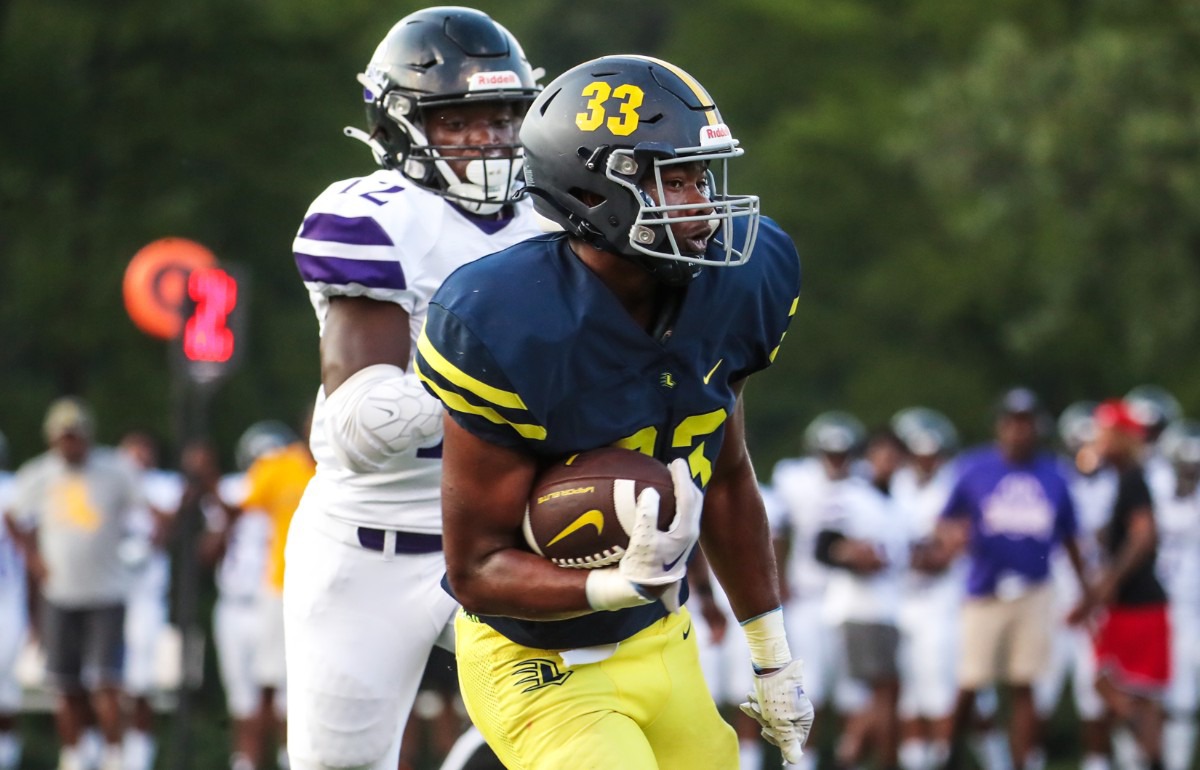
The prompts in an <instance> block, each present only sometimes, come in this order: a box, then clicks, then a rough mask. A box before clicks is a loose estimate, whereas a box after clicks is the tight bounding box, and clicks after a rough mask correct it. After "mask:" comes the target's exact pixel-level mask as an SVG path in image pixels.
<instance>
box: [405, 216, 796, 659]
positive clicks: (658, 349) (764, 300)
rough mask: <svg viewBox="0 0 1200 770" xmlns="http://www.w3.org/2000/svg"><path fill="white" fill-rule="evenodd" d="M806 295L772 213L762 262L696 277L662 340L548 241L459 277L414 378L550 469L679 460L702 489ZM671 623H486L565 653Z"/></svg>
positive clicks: (647, 609)
mask: <svg viewBox="0 0 1200 770" xmlns="http://www.w3.org/2000/svg"><path fill="white" fill-rule="evenodd" d="M799 286H800V261H799V257H798V256H797V254H796V249H795V246H794V245H793V244H792V242H791V239H789V238H788V237H787V235H786V234H785V233H784V232H783V231H782V230H781V229H780V228H779V226H778V225H776V224H775V223H774V222H772V221H771V220H769V219H766V218H763V219H762V220H761V224H760V229H759V235H758V242H757V244H756V246H755V249H754V256H753V258H752V259H751V260H750V261H748V262H747V263H745V264H744V265H740V266H738V267H727V268H705V269H704V270H702V271H701V272H700V274H699V275H698V276H697V277H696V278H695V280H693V281H692V282H691V283H690V284H689V285H688V287H687V289H686V292H685V294H684V298H683V301H682V305H681V307H680V309H679V313H678V315H677V317H676V320H675V321H674V323H673V324H671V326H670V327H669V329H668V330H666V331H665V332H664V333H663V334H661V335H660V336H658V337H655V336H652V335H651V333H649V332H647V331H646V329H644V328H642V326H641V325H639V324H638V323H637V322H635V321H634V320H633V318H632V317H631V316H630V315H629V313H628V312H627V311H626V310H625V308H624V307H623V306H622V304H621V303H620V301H619V300H618V299H617V297H616V296H615V295H614V294H613V293H612V292H611V291H610V290H609V288H608V287H607V286H606V285H605V284H604V283H603V282H602V281H601V280H600V279H599V278H598V277H597V276H596V275H595V274H594V273H592V271H591V270H590V269H588V267H587V266H586V265H584V264H583V262H581V261H580V260H579V259H578V258H577V257H576V256H575V255H574V253H573V252H572V251H571V250H570V248H569V246H568V243H567V237H566V235H565V234H561V233H559V234H552V235H545V236H541V237H537V238H532V239H530V240H527V241H524V242H523V243H519V244H517V245H515V246H512V247H510V248H508V249H506V250H504V251H501V252H499V253H496V254H493V255H491V256H488V257H484V258H483V259H480V260H477V261H475V262H472V263H470V264H467V265H464V266H463V267H461V268H459V269H458V270H456V271H455V272H454V273H453V274H451V276H450V277H449V278H448V279H447V280H446V282H445V283H443V284H442V287H441V288H440V289H439V290H438V291H437V293H436V294H435V295H434V297H433V300H432V301H431V303H430V306H429V316H428V319H427V321H426V324H425V329H424V332H423V333H422V335H421V338H420V340H419V342H418V344H417V356H416V370H417V372H418V373H419V375H420V377H421V379H422V381H423V382H424V383H425V387H426V388H427V389H429V391H430V392H431V393H432V394H433V395H434V396H436V397H437V398H439V399H440V400H441V401H442V402H443V403H444V404H445V405H446V407H447V409H448V410H449V413H450V415H451V416H452V417H453V418H454V420H455V421H456V422H458V424H459V425H461V426H462V427H463V428H464V429H466V430H468V431H470V432H471V433H472V434H474V435H476V436H478V437H480V438H483V439H484V440H486V441H489V442H491V443H495V444H499V445H502V446H506V447H511V448H514V449H517V450H519V451H522V452H526V453H528V454H531V455H534V456H536V457H538V458H539V460H545V461H549V460H553V459H556V458H559V457H562V456H564V455H567V454H571V453H574V452H580V451H584V450H587V449H594V448H596V447H601V446H609V445H617V446H624V447H628V448H631V449H636V450H638V451H641V452H644V453H646V454H649V455H652V456H654V457H657V458H658V459H660V460H662V461H663V462H670V461H671V460H673V459H675V458H677V457H684V458H687V460H688V464H689V465H690V466H691V469H692V475H693V477H694V478H695V480H696V482H697V483H698V484H699V485H700V486H701V487H704V486H706V485H707V484H708V481H709V479H710V478H711V476H712V465H713V463H714V462H715V461H716V458H717V454H718V452H719V451H720V448H721V442H722V439H723V438H724V433H725V421H726V419H727V418H728V417H729V415H730V414H731V413H732V411H733V409H734V406H735V404H736V401H737V398H736V394H735V393H734V390H733V384H734V383H736V382H737V381H739V380H741V379H743V378H744V377H746V376H747V375H749V374H752V373H753V372H756V371H758V370H760V369H763V368H765V367H767V366H769V365H770V364H771V362H772V361H773V360H774V358H775V354H776V352H777V351H778V349H779V344H780V342H781V341H782V340H783V336H784V333H785V332H786V331H787V327H788V323H789V322H790V321H791V317H792V315H793V314H794V313H795V312H796V302H797V299H798V295H799ZM664 613H665V610H664V608H663V605H662V604H661V603H655V604H652V605H647V606H643V607H636V608H632V609H628V610H621V611H618V612H602V613H595V614H592V615H587V616H584V617H580V618H573V619H570V620H561V621H549V622H541V621H537V622H535V621H520V620H514V619H511V618H494V617H484V618H482V619H483V620H484V621H485V622H487V623H489V624H490V625H492V626H493V627H494V628H495V629H496V630H497V631H499V632H500V633H502V634H504V635H505V636H506V637H508V638H509V639H511V640H513V641H515V642H517V643H519V644H525V645H527V646H531V647H538V648H542V649H566V648H572V647H579V646H587V645H595V644H607V643H611V642H616V641H620V640H622V639H625V638H627V637H629V636H631V635H632V634H634V633H637V632H638V631H640V630H641V629H643V628H645V627H646V626H648V625H650V624H651V623H653V622H654V621H655V620H657V619H658V618H660V617H662V616H663V614H664Z"/></svg>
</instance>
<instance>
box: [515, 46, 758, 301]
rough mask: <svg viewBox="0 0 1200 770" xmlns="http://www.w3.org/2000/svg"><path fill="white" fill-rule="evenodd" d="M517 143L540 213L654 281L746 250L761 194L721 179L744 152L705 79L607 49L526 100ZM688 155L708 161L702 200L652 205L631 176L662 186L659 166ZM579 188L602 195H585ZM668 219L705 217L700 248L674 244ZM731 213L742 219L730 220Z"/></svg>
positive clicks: (685, 275) (686, 275)
mask: <svg viewBox="0 0 1200 770" xmlns="http://www.w3.org/2000/svg"><path fill="white" fill-rule="evenodd" d="M521 144H522V145H524V147H525V184H526V188H527V190H528V191H529V192H530V193H531V194H533V196H534V207H535V209H536V210H537V211H538V213H540V214H541V215H542V216H544V217H546V218H548V219H550V220H552V221H554V222H555V223H557V224H559V225H561V226H562V227H563V228H564V229H566V230H567V232H569V233H571V234H572V235H575V236H577V237H579V238H582V239H584V240H585V241H587V242H588V243H590V244H592V245H593V246H595V247H596V248H599V249H603V250H605V251H609V252H612V253H616V254H620V255H622V256H625V257H629V258H631V259H633V260H634V261H636V262H638V263H639V264H641V265H642V266H643V267H645V268H646V269H647V270H649V271H650V272H651V273H653V274H654V275H655V276H656V277H657V278H659V279H660V280H663V281H666V282H668V283H685V282H686V281H688V280H690V279H691V278H693V277H694V276H695V275H696V274H697V273H698V272H699V270H700V266H701V265H738V264H741V263H743V262H745V261H746V260H747V259H749V258H750V252H751V250H752V249H753V248H754V241H755V237H756V236H757V234H758V217H759V209H758V198H757V197H756V196H753V195H741V196H732V195H730V194H729V191H728V189H727V186H726V184H727V182H726V180H727V178H728V177H727V174H726V166H727V164H728V161H729V159H731V158H736V157H738V156H740V155H741V154H742V152H743V151H742V149H741V148H740V147H738V142H737V140H736V139H734V138H733V134H732V132H730V130H729V127H728V126H726V125H725V123H724V122H722V120H721V114H720V113H719V112H718V111H717V106H716V104H714V103H713V100H712V97H710V96H709V95H708V92H707V91H705V90H704V87H703V86H701V85H700V84H699V83H698V82H696V80H695V78H693V77H692V76H691V75H689V74H687V73H686V72H684V71H683V70H681V69H679V68H678V67H676V66H674V65H673V64H668V63H667V62H664V61H660V60H658V59H652V58H650V57H648V56H605V57H602V58H600V59H595V60H594V61H589V62H585V63H584V64H580V65H578V66H576V67H574V68H572V69H570V70H568V71H567V72H566V73H564V74H563V75H561V76H559V77H558V78H556V79H555V80H554V82H552V83H550V85H548V86H546V89H545V90H544V91H543V92H542V94H541V95H540V96H539V97H538V98H537V99H536V100H535V101H534V103H533V106H532V107H530V109H529V113H528V114H527V115H526V116H525V121H524V123H523V124H522V126H521ZM694 161H699V162H702V163H704V164H706V166H707V168H708V170H709V180H708V189H709V191H710V193H709V194H710V196H711V201H712V204H711V210H710V211H707V212H705V213H703V214H696V215H681V216H675V217H672V214H674V213H677V212H680V211H682V210H685V209H692V210H694V208H695V207H694V206H692V205H674V206H663V205H659V203H658V202H655V201H654V200H653V199H652V198H651V197H650V196H649V195H648V194H647V193H646V192H645V191H644V190H643V189H642V187H641V184H640V183H641V182H642V181H643V180H644V179H646V178H647V177H650V178H651V179H654V180H655V181H656V182H658V183H659V189H662V188H661V173H662V169H663V167H665V166H669V165H672V164H679V163H689V162H694ZM651 175H653V176H651ZM718 185H719V186H718ZM585 193H587V194H590V196H594V198H595V199H596V200H599V201H600V202H599V203H595V205H591V206H589V205H588V204H587V203H585V202H584V199H583V194H585ZM592 202H593V203H594V201H592ZM668 218H670V219H671V222H672V223H679V222H687V221H708V222H710V223H712V225H713V226H714V227H716V228H717V232H716V233H715V234H714V236H713V240H712V241H711V242H710V243H709V247H708V249H707V251H706V252H705V253H704V254H698V255H697V254H683V253H681V252H680V249H679V244H678V243H677V242H676V239H675V235H674V234H673V233H672V232H671V228H670V227H669V226H667V220H668ZM738 218H745V221H744V222H739V223H738V225H739V226H738V227H737V228H736V230H735V228H734V220H735V219H738Z"/></svg>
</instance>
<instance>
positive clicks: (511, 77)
mask: <svg viewBox="0 0 1200 770" xmlns="http://www.w3.org/2000/svg"><path fill="white" fill-rule="evenodd" d="M469 82H470V86H469V87H468V89H467V90H469V91H478V90H481V89H491V88H519V87H520V86H521V78H519V77H517V73H515V72H513V71H511V70H504V71H503V72H476V73H475V74H474V75H472V76H471V77H470V79H469Z"/></svg>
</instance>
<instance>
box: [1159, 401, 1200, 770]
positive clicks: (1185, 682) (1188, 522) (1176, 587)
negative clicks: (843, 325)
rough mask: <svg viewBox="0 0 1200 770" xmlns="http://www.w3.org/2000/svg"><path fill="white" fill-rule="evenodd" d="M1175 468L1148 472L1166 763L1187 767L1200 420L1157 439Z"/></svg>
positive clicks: (1191, 730)
mask: <svg viewBox="0 0 1200 770" xmlns="http://www.w3.org/2000/svg"><path fill="white" fill-rule="evenodd" d="M1159 445H1160V447H1161V449H1162V454H1163V457H1165V458H1166V459H1167V461H1168V462H1169V463H1170V469H1171V472H1170V473H1167V474H1160V475H1158V476H1157V477H1153V476H1151V475H1150V474H1149V473H1147V474H1146V476H1147V478H1146V482H1147V483H1148V484H1149V485H1150V493H1151V494H1152V495H1153V496H1154V516H1155V523H1156V524H1157V525H1158V534H1159V537H1158V543H1159V545H1158V563H1157V565H1156V566H1157V573H1158V579H1159V581H1160V582H1161V583H1162V585H1163V588H1164V589H1166V591H1167V599H1168V605H1169V608H1170V610H1169V612H1170V620H1171V684H1170V686H1169V687H1168V688H1167V693H1166V700H1165V705H1166V707H1167V724H1166V725H1165V726H1164V727H1163V764H1165V765H1166V767H1167V770H1186V768H1189V767H1191V766H1192V760H1193V759H1194V758H1195V751H1196V706H1197V698H1198V695H1200V694H1198V693H1197V685H1198V684H1200V423H1197V422H1195V421H1192V420H1179V421H1178V422H1175V423H1173V424H1171V425H1170V426H1169V427H1168V428H1167V429H1166V431H1165V432H1164V433H1163V434H1162V437H1161V438H1160V439H1159Z"/></svg>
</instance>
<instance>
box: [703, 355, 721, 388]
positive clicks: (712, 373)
mask: <svg viewBox="0 0 1200 770" xmlns="http://www.w3.org/2000/svg"><path fill="white" fill-rule="evenodd" d="M723 363H725V359H724V358H722V359H721V360H720V361H718V362H717V365H716V366H714V367H713V368H712V369H709V370H708V374H706V375H704V384H705V385H707V384H708V381H709V380H711V379H712V376H713V375H714V374H716V372H717V370H718V369H720V368H721V364H723Z"/></svg>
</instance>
